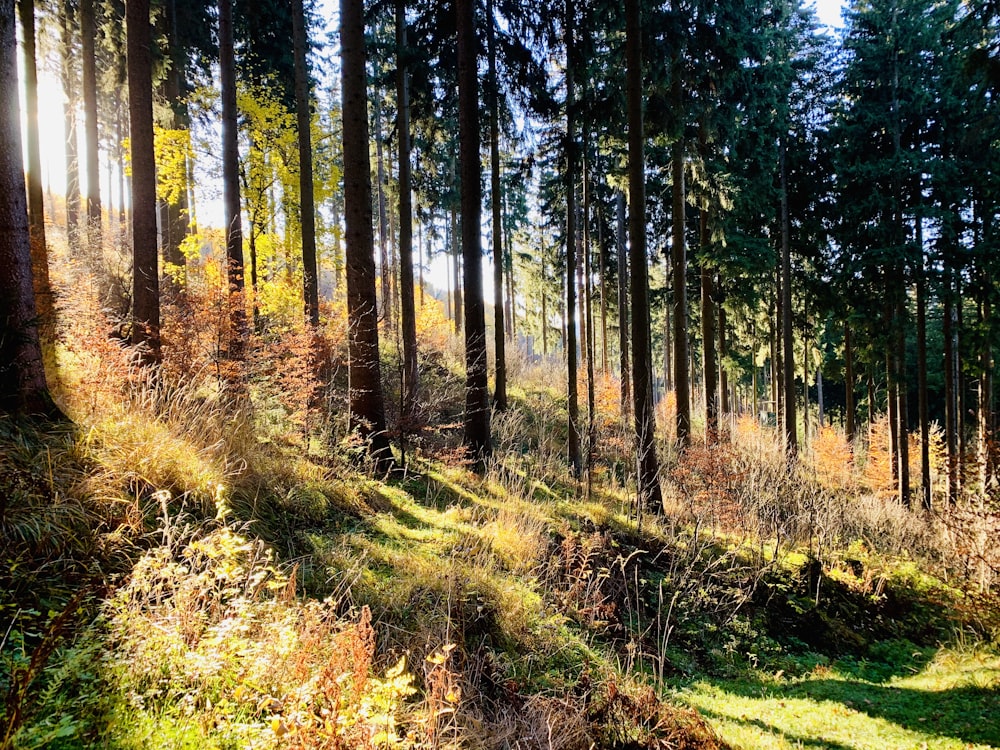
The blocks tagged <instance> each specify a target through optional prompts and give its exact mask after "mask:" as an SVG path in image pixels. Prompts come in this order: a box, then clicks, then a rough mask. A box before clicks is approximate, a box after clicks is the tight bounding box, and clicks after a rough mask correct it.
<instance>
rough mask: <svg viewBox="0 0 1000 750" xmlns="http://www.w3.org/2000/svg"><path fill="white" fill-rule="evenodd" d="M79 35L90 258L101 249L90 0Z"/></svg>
mask: <svg viewBox="0 0 1000 750" xmlns="http://www.w3.org/2000/svg"><path fill="white" fill-rule="evenodd" d="M126 16H128V9H126ZM147 36H149V35H147ZM80 38H81V40H82V48H81V49H82V54H83V113H84V140H85V141H86V144H87V159H86V167H87V242H88V244H89V246H90V247H89V250H90V254H91V258H93V259H95V260H96V259H97V258H99V257H100V254H101V253H102V252H103V248H102V244H101V243H102V236H101V172H100V170H101V167H100V163H99V159H100V155H99V152H98V148H99V145H98V137H97V52H96V49H95V47H96V41H97V24H96V20H95V18H94V0H80ZM154 200H155V198H154ZM154 208H155V207H154ZM154 226H155V224H154Z"/></svg>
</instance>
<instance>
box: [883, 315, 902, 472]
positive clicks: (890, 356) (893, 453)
mask: <svg viewBox="0 0 1000 750" xmlns="http://www.w3.org/2000/svg"><path fill="white" fill-rule="evenodd" d="M889 324H890V325H891V324H892V323H891V320H890V321H889ZM885 344H886V349H885V381H886V411H887V412H888V413H889V464H890V468H891V474H892V480H893V482H895V483H896V485H897V487H898V485H899V412H898V409H899V391H898V387H897V386H898V384H897V382H896V351H895V349H896V339H895V335H894V334H893V332H892V330H891V329H890V331H889V335H888V337H887V340H886V342H885Z"/></svg>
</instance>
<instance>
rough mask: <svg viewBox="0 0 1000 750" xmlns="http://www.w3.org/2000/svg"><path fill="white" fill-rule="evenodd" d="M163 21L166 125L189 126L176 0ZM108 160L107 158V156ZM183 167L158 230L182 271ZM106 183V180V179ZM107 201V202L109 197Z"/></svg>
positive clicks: (168, 258)
mask: <svg viewBox="0 0 1000 750" xmlns="http://www.w3.org/2000/svg"><path fill="white" fill-rule="evenodd" d="M162 19H163V23H164V28H165V31H166V36H167V39H168V44H169V56H170V69H169V70H168V71H167V72H166V76H165V78H164V79H163V84H162V86H163V89H162V90H163V95H164V98H165V99H166V102H167V106H168V109H169V121H168V122H167V123H166V126H167V127H168V128H170V129H172V130H179V131H188V130H189V129H190V127H191V122H190V115H189V114H188V109H187V102H186V100H185V97H184V89H185V85H184V75H185V73H184V71H185V61H184V51H183V50H181V48H180V44H179V41H178V38H177V35H178V30H177V0H168V2H167V3H166V5H165V7H164V8H163V16H162ZM108 161H109V163H110V161H111V160H110V159H109V160H108ZM187 182H188V181H187V169H186V167H185V170H184V186H183V189H181V190H179V191H178V193H177V195H176V196H173V197H171V198H168V199H167V200H166V201H165V208H164V214H165V215H164V221H163V222H162V226H161V231H162V235H163V260H164V261H165V263H164V266H165V270H166V266H167V264H170V265H171V266H173V267H174V268H173V271H174V273H176V272H177V271H182V272H183V268H184V266H185V265H186V263H187V261H186V258H185V257H184V253H183V252H182V250H181V244H182V243H183V242H184V238H185V237H186V236H187V234H188V215H187V214H188V199H187V188H188V184H187ZM109 184H110V181H109ZM108 202H109V204H110V203H111V201H110V199H109V201H108ZM164 277H165V279H166V280H167V283H168V284H171V285H172V280H173V279H174V276H173V274H171V273H165V274H164Z"/></svg>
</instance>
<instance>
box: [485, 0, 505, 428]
mask: <svg viewBox="0 0 1000 750" xmlns="http://www.w3.org/2000/svg"><path fill="white" fill-rule="evenodd" d="M495 24H496V19H495V18H494V17H493V0H487V1H486V47H487V53H488V57H489V61H488V62H489V72H488V75H489V87H490V207H491V209H492V212H493V218H492V226H491V230H492V231H491V236H492V240H493V341H494V348H495V352H496V389H495V391H494V394H493V406H494V407H495V408H496V409H497V411H506V409H507V352H506V348H505V339H506V331H505V330H504V309H503V261H504V258H503V203H502V198H501V195H500V86H499V82H498V81H497V50H496V29H495V28H494V27H495Z"/></svg>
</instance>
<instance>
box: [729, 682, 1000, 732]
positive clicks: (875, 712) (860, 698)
mask: <svg viewBox="0 0 1000 750" xmlns="http://www.w3.org/2000/svg"><path fill="white" fill-rule="evenodd" d="M715 684H716V685H717V687H719V688H720V689H722V690H724V691H726V692H728V693H731V694H734V695H739V696H742V697H745V698H759V697H760V696H761V690H762V688H764V687H765V686H764V685H763V684H762V683H753V682H746V681H741V682H730V681H720V682H717V683H715ZM766 691H767V695H768V697H769V699H779V700H780V699H788V700H791V699H800V700H810V701H814V702H823V701H832V702H836V703H840V704H842V705H844V706H845V707H847V708H850V709H852V710H854V711H857V712H860V713H864V714H867V715H868V716H870V717H872V718H878V719H884V720H886V721H889V722H892V723H893V724H896V725H897V726H899V727H902V728H904V729H907V730H910V731H913V732H920V733H923V734H928V735H934V736H938V737H948V738H954V739H957V740H960V741H961V742H963V743H970V744H981V745H990V746H1000V722H998V721H997V720H996V717H997V711H998V709H1000V690H998V688H997V687H996V686H992V687H976V686H972V685H962V686H959V687H954V688H950V689H946V690H920V689H917V688H910V687H897V686H893V685H879V684H873V683H871V682H865V681H863V680H857V679H844V680H840V679H818V680H807V681H805V682H801V683H796V684H792V685H785V686H775V685H773V684H768V685H767V686H766ZM721 718H727V719H728V720H735V719H731V718H729V717H721ZM736 721H738V720H736ZM748 723H752V724H755V725H761V726H762V727H763V728H766V729H768V730H769V731H770V730H773V729H774V728H773V727H769V726H767V725H764V724H763V722H759V720H752V721H748ZM778 731H780V730H778ZM795 739H796V741H801V742H803V743H804V744H808V742H807V741H806V740H800V739H798V738H795ZM821 746H822V747H831V745H829V744H823V745H821Z"/></svg>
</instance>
